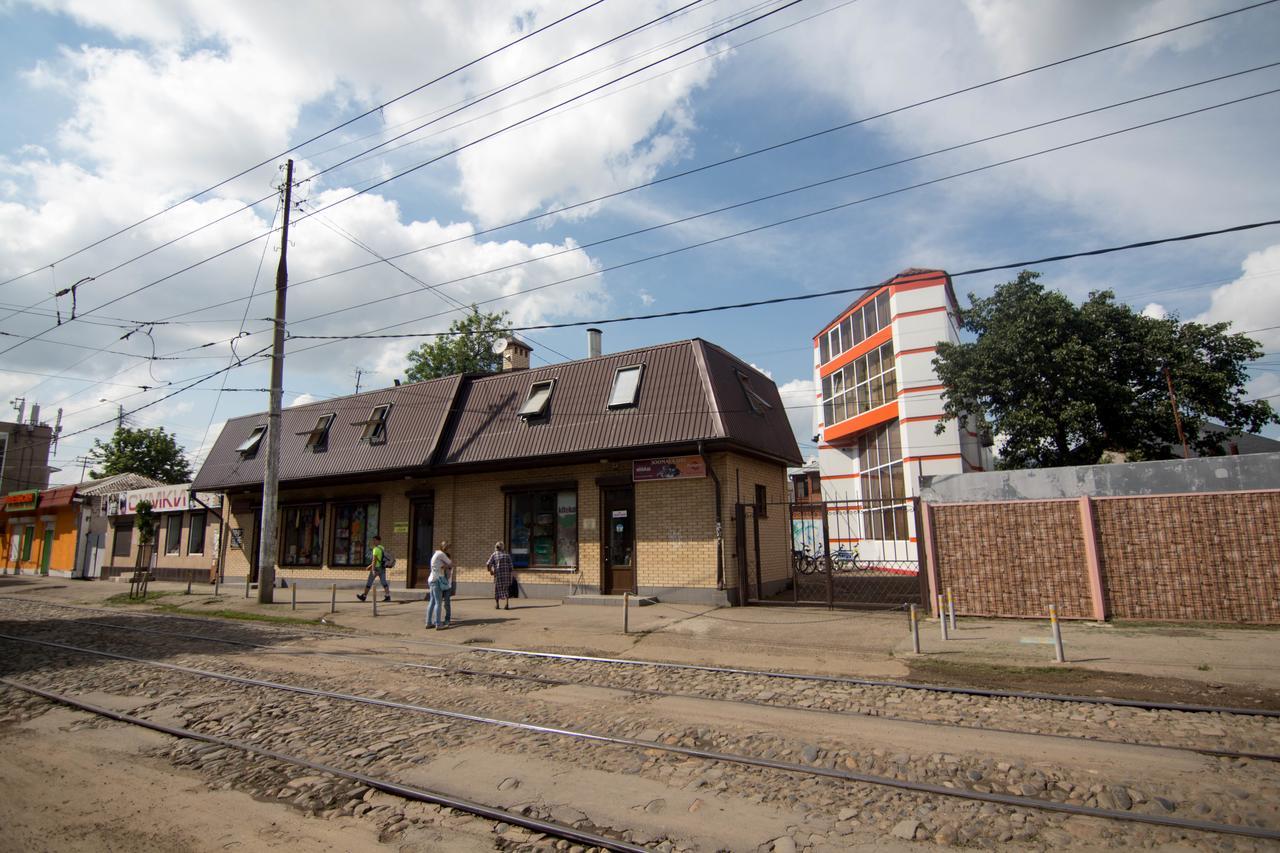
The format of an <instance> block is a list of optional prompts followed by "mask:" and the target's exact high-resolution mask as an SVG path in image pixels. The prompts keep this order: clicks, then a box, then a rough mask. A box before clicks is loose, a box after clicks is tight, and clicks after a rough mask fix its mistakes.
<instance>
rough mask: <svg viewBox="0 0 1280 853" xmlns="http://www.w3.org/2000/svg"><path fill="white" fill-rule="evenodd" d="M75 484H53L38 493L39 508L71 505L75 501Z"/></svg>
mask: <svg viewBox="0 0 1280 853" xmlns="http://www.w3.org/2000/svg"><path fill="white" fill-rule="evenodd" d="M75 497H76V487H75V486H55V487H54V488H52V489H45V490H44V491H43V492H41V493H40V509H56V508H57V507H60V506H71V504H72V503H73V502H74V501H75Z"/></svg>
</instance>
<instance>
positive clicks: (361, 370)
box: [356, 367, 369, 394]
mask: <svg viewBox="0 0 1280 853" xmlns="http://www.w3.org/2000/svg"><path fill="white" fill-rule="evenodd" d="M368 372H369V371H367V370H365V369H364V368H363V367H357V368H356V393H357V394H359V393H360V379H361V377H363V376H364V375H365V374H366V373H368Z"/></svg>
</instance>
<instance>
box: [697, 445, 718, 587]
mask: <svg viewBox="0 0 1280 853" xmlns="http://www.w3.org/2000/svg"><path fill="white" fill-rule="evenodd" d="M698 455H699V456H701V457H702V464H703V465H705V466H706V468H707V474H708V475H710V477H711V482H712V483H713V484H715V487H716V589H717V590H721V591H723V590H724V504H723V502H722V500H721V498H720V478H719V477H718V476H716V470H715V468H712V467H711V460H710V459H708V458H707V454H706V453H705V452H704V450H703V446H702V442H701V441H699V442H698Z"/></svg>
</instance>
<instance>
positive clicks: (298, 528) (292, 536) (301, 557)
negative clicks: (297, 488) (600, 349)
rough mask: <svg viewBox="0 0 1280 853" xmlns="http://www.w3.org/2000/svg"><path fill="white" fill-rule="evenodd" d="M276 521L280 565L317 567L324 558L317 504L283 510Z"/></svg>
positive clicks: (321, 516) (320, 511)
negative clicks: (277, 525)
mask: <svg viewBox="0 0 1280 853" xmlns="http://www.w3.org/2000/svg"><path fill="white" fill-rule="evenodd" d="M280 518H281V529H280V550H281V556H280V564H281V565H284V566H319V565H321V564H322V562H323V556H324V555H323V552H322V548H321V541H322V537H321V531H323V530H324V507H323V506H322V505H321V504H311V505H309V506H287V507H283V508H282V509H281V512H280Z"/></svg>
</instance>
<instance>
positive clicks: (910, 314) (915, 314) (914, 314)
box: [890, 305, 947, 322]
mask: <svg viewBox="0 0 1280 853" xmlns="http://www.w3.org/2000/svg"><path fill="white" fill-rule="evenodd" d="M946 310H947V307H946V306H945V305H939V306H937V307H935V308H921V309H920V310H919V311H903V312H902V313H901V314H894V315H893V317H891V318H890V321H891V322H892V321H894V320H898V319H901V318H902V317H919V316H920V315H921V314H937V313H938V312H939V311H946Z"/></svg>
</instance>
